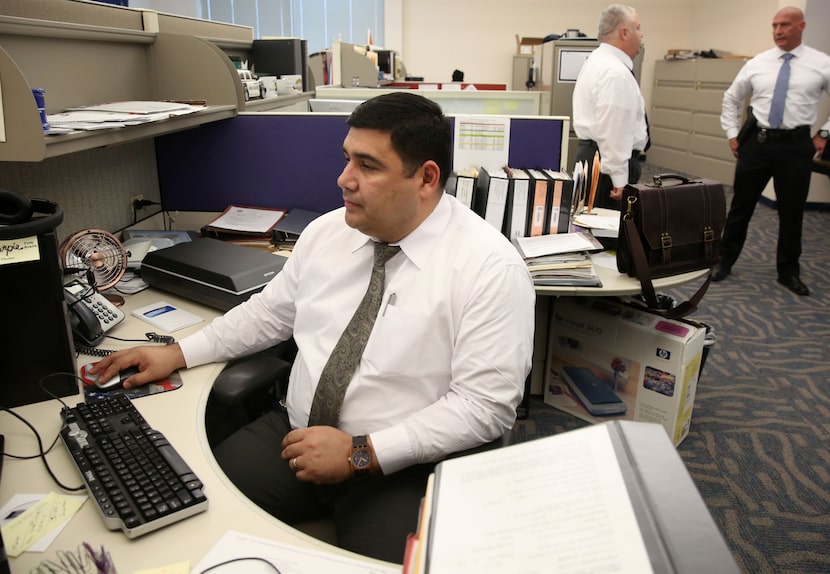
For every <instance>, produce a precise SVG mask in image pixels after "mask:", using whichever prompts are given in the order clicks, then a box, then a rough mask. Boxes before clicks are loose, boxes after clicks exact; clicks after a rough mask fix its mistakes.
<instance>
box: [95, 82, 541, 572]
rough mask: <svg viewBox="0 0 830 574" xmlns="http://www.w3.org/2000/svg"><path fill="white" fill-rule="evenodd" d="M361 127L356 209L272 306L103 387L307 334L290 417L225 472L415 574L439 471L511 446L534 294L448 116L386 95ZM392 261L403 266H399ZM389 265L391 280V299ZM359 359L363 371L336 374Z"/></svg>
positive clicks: (304, 238) (190, 340) (317, 227)
mask: <svg viewBox="0 0 830 574" xmlns="http://www.w3.org/2000/svg"><path fill="white" fill-rule="evenodd" d="M347 123H348V125H349V126H350V129H349V132H348V135H347V136H346V139H345V141H344V143H343V155H344V156H345V166H344V168H343V172H342V173H341V175H340V177H339V178H338V185H339V187H340V188H341V190H342V194H343V202H344V207H342V208H340V209H337V210H335V211H332V212H329V213H327V214H324V215H322V216H320V217H318V218H317V219H316V220H315V221H313V222H312V223H311V224H310V225H309V226H308V227H307V228H306V229H305V230H304V231H303V233H302V235H301V236H300V238H299V240H298V241H297V244H296V246H295V247H294V250H293V253H292V255H291V257H290V258H289V259H288V262H287V263H286V264H285V267H284V268H283V270H282V271H281V272H280V273H279V274H278V275H277V276H276V277H275V278H274V279H273V280H272V281H271V282H270V283H269V284H268V285H267V286H266V287H265V289H264V290H263V291H262V292H261V293H259V294H257V295H254V296H253V297H251V299H249V300H248V301H247V302H245V303H242V304H241V305H238V306H237V307H235V308H233V309H231V310H230V311H228V312H227V313H226V314H225V315H224V316H223V317H220V318H218V319H216V320H215V321H213V322H212V323H211V324H210V325H208V326H207V327H205V328H204V329H202V330H201V331H199V332H198V333H196V334H194V335H191V336H190V337H187V338H185V339H183V340H181V341H179V342H178V343H176V344H174V345H170V346H168V347H162V348H159V347H156V348H153V347H136V348H133V349H130V350H126V351H121V352H118V353H115V354H113V355H110V356H109V357H107V358H105V359H103V360H102V361H101V362H99V363H98V365H97V366H96V367H95V369H94V372H100V373H101V376H103V377H109V376H112V374H114V373H116V372H117V371H119V370H123V369H124V368H126V367H128V366H131V365H138V366H139V368H140V372H139V373H138V374H136V375H133V376H132V377H130V378H129V379H128V380H127V381H126V382H125V385H124V386H125V387H131V386H135V385H142V384H145V383H147V382H150V381H154V380H158V379H162V378H164V377H166V376H168V375H169V374H170V373H171V372H172V371H173V370H174V369H179V368H184V367H192V366H196V365H201V364H204V363H208V362H211V361H221V360H227V359H231V358H234V357H239V356H242V355H246V354H250V353H253V352H255V351H259V350H262V349H265V348H268V347H270V346H273V345H275V344H276V343H279V342H281V341H284V340H287V339H289V338H290V337H292V336H293V338H294V340H295V342H296V344H297V348H298V352H297V356H296V359H295V361H294V365H293V368H292V371H291V377H290V382H289V385H288V395H287V397H286V401H285V404H286V408H284V409H275V410H273V411H271V412H270V413H268V414H266V415H264V416H263V417H261V418H260V419H258V420H257V421H255V422H253V423H251V424H249V425H248V426H247V427H245V428H244V429H242V430H241V431H238V432H236V433H235V434H233V435H231V436H230V437H229V438H228V439H226V440H225V441H224V442H223V443H221V444H220V445H218V447H217V448H216V449H215V451H214V452H215V454H216V457H217V461H218V462H219V464H220V466H221V467H222V469H223V470H224V471H225V473H226V474H227V475H228V476H229V477H230V479H231V480H232V481H233V482H234V483H235V484H236V485H237V486H238V487H239V488H240V490H242V491H243V492H244V493H245V494H246V495H247V496H248V497H249V498H251V499H252V500H253V501H254V502H256V503H257V504H258V505H260V506H261V507H262V508H264V509H265V510H267V511H268V512H270V513H271V514H272V515H274V516H276V517H277V518H279V519H280V520H282V521H284V522H287V523H289V524H294V523H298V522H304V521H307V520H313V519H317V518H321V517H331V518H332V519H333V520H334V523H335V526H336V530H337V536H338V545H339V546H341V547H343V548H346V549H349V550H352V551H354V552H358V553H361V554H366V555H369V556H373V557H375V558H381V559H384V560H389V561H392V562H401V560H402V559H403V555H404V546H405V541H406V535H407V534H408V533H409V532H414V531H415V530H416V526H417V521H418V509H419V506H420V501H421V498H422V497H423V495H424V489H425V486H426V480H427V477H428V475H429V474H430V473H431V472H432V471H433V469H434V466H435V463H436V462H438V461H440V460H442V459H444V458H446V457H447V456H449V455H450V454H453V453H457V452H460V451H464V450H466V449H470V448H473V447H476V446H479V445H482V444H485V443H487V442H490V441H493V440H495V439H498V438H499V437H501V436H502V435H503V434H504V433H505V432H506V431H507V430H508V429H510V428H511V427H512V425H513V423H514V421H515V418H516V406H517V405H518V404H519V402H520V400H521V398H522V394H523V390H524V382H525V378H526V376H527V374H528V372H529V371H530V364H531V356H532V353H533V330H534V304H535V293H534V288H533V282H532V280H531V278H530V274H529V273H528V270H527V266H526V265H525V263H524V261H523V260H522V258H521V257H520V256H519V253H518V251H517V250H516V248H515V247H513V245H511V244H510V242H509V241H508V240H507V239H506V238H505V237H504V236H503V235H501V234H500V233H499V232H498V231H497V230H495V229H494V228H493V227H492V226H491V225H490V224H488V223H487V222H486V221H484V219H482V218H481V217H479V216H478V215H476V214H475V213H473V212H472V211H470V210H469V209H468V208H466V207H464V206H463V205H462V204H461V203H460V202H459V201H457V200H456V199H455V198H454V197H452V196H449V195H446V194H444V192H443V190H444V184H445V183H446V180H447V176H448V175H449V172H450V170H451V166H452V163H451V154H452V130H451V127H450V124H449V122H448V121H447V119H446V118H445V117H444V115H443V113H442V112H441V108H440V107H439V106H438V105H437V104H435V103H434V102H432V101H430V100H428V99H426V98H424V97H422V96H419V95H416V94H414V93H411V92H398V93H393V94H387V95H382V96H378V97H376V98H373V99H370V100H368V101H366V102H364V103H363V104H361V105H360V106H359V107H358V108H357V109H356V110H355V111H354V112H353V113H352V114H351V116H349V119H348V121H347ZM376 244H381V246H380V247H378V246H376ZM382 244H387V245H382ZM390 246H391V249H390ZM396 250H397V252H395V251H396ZM381 251H387V252H394V255H392V257H391V258H390V259H388V261H387V262H386V264H385V266H384V264H383V263H378V262H377V259H376V257H377V255H376V253H377V252H381ZM373 261H374V263H373ZM377 268H385V281H384V280H381V281H380V283H379V284H375V283H374V278H375V270H376V269H377ZM370 275H371V276H372V278H373V281H372V286H371V288H370V289H369V291H367V292H366V293H365V294H364V291H366V285H367V283H369V282H370V281H369V278H370ZM384 287H385V290H384ZM378 290H380V291H381V292H382V298H380V307H379V311H377V312H375V313H373V314H371V315H372V317H376V319H374V324H373V326H371V327H370V330H369V332H368V340H367V341H366V342H365V347H363V346H362V345H361V346H360V347H357V345H356V344H350V345H351V346H350V347H349V348H348V349H347V352H346V353H344V354H339V353H338V352H337V350H338V349H340V348H341V342H342V341H343V340H344V339H346V338H347V333H350V332H351V331H352V329H351V326H352V325H353V324H354V323H355V318H356V317H358V316H359V315H361V314H362V313H360V312H357V313H356V312H355V310H356V309H357V310H358V311H360V309H362V308H363V307H364V305H363V302H365V301H366V300H367V299H374V300H375V301H377V298H375V297H374V293H375V292H377V291H378ZM353 315H355V317H352V316H353ZM363 315H368V313H365V314H363ZM347 325H349V329H346V327H347ZM354 330H355V331H359V330H361V329H358V328H356V329H354ZM344 331H346V332H345V333H344ZM341 335H342V336H341ZM356 347H357V348H356ZM335 356H338V360H337V361H335V360H334V359H335ZM349 359H355V361H354V362H355V363H356V365H355V366H354V370H353V371H352V370H349V371H348V372H349V374H341V375H340V376H339V377H338V376H334V377H328V376H327V375H326V374H327V373H329V372H330V369H329V367H330V365H331V364H332V363H341V364H342V363H344V362H348V361H349ZM343 370H345V369H343ZM93 374H94V373H93ZM322 379H325V380H326V381H327V382H331V381H333V382H334V383H343V384H341V385H340V387H341V388H343V387H345V396H343V398H342V405H340V406H337V408H335V409H334V410H333V411H332V412H333V414H334V417H333V418H332V417H330V416H329V417H328V418H327V417H326V416H323V415H321V414H320V413H321V412H322V411H326V410H328V409H327V407H328V406H331V403H332V402H336V401H331V400H326V401H318V398H320V397H323V398H326V396H328V398H329V399H330V398H331V395H328V393H326V392H322V391H321V389H324V388H326V385H324V384H323V380H322ZM335 394H336V393H335Z"/></svg>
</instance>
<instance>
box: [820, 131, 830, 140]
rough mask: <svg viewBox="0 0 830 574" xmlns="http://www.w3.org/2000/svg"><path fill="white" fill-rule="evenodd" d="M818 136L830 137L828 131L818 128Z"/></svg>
mask: <svg viewBox="0 0 830 574" xmlns="http://www.w3.org/2000/svg"><path fill="white" fill-rule="evenodd" d="M818 136H819V137H820V138H824V139H827V138H828V137H830V132H828V131H827V130H819V131H818Z"/></svg>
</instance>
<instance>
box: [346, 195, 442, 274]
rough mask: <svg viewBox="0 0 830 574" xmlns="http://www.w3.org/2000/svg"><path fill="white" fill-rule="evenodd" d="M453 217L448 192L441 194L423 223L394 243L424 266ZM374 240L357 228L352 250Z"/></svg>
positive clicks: (352, 241) (419, 265)
mask: <svg viewBox="0 0 830 574" xmlns="http://www.w3.org/2000/svg"><path fill="white" fill-rule="evenodd" d="M451 217H452V207H451V205H450V201H449V199H448V197H447V195H446V194H441V199H440V200H439V202H438V205H436V206H435V209H433V210H432V213H430V214H429V215H428V216H427V218H426V219H425V220H424V221H423V222H421V225H419V226H418V227H416V228H415V229H414V230H413V231H412V232H410V233H409V235H407V236H406V237H404V238H403V239H401V240H400V241H399V242H398V243H395V244H393V245H400V246H401V251H403V253H404V255H406V257H407V258H408V259H409V260H411V261H412V262H413V263H414V264H415V265H416V266H418V267H419V268H422V267H423V266H424V265H425V264H426V262H427V259H428V258H429V254H430V253H431V252H432V249H433V247H434V246H435V244H436V243H437V242H438V240H439V239H440V237H441V234H442V233H443V232H444V229H446V227H447V225H449V222H450V218H451ZM374 241H377V239H375V238H373V237H369V236H368V235H365V234H363V233H361V232H359V231H357V230H355V232H354V237H353V239H352V240H351V241H350V243H351V245H350V250H351V252H352V253H354V252H355V251H357V250H359V249H361V248H363V247H365V246H366V245H367V244H371V243H372V242H374Z"/></svg>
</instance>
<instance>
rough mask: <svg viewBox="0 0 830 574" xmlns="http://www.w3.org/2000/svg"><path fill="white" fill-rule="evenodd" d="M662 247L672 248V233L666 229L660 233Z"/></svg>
mask: <svg viewBox="0 0 830 574" xmlns="http://www.w3.org/2000/svg"><path fill="white" fill-rule="evenodd" d="M660 247H662V248H663V249H671V235H669V234H668V233H666V232H665V231H664V232H663V233H661V234H660Z"/></svg>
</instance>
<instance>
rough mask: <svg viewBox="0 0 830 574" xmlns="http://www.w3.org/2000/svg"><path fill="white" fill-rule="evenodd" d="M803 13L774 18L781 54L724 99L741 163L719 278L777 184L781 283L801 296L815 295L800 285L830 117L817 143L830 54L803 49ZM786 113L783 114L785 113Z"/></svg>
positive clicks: (725, 123) (748, 70)
mask: <svg viewBox="0 0 830 574" xmlns="http://www.w3.org/2000/svg"><path fill="white" fill-rule="evenodd" d="M805 26H806V23H805V21H804V13H803V12H802V11H801V10H800V9H798V8H793V7H787V8H781V9H780V10H779V11H778V12H777V13H776V14H775V17H774V18H773V20H772V37H773V40H774V42H775V48H772V49H770V50H767V51H766V52H762V53H760V54H758V55H757V56H755V57H754V58H752V59H751V60H749V61H748V62H747V63H746V64H745V65H744V67H743V68H741V71H740V72H738V75H737V76H736V77H735V80H734V81H733V82H732V85H731V86H729V89H728V90H726V93H724V95H723V110H722V112H721V126H722V127H723V129H724V131H725V132H726V137H727V138H729V147H730V149H731V150H732V154H733V155H734V156H735V157H737V158H738V162H737V164H736V165H735V181H734V191H735V193H734V195H733V197H732V204H731V205H730V207H729V215H728V216H727V218H726V227H725V228H724V232H723V244H722V247H721V263H720V265H719V266H718V267H717V268H716V269H715V271H714V274H713V275H712V280H713V281H722V280H724V279H726V277H727V276H729V274H730V273H731V272H732V266H733V265H734V264H735V262H736V261H737V259H738V256H739V255H740V254H741V250H742V249H743V246H744V242H745V241H746V235H747V229H748V227H749V221H750V220H751V219H752V214H753V213H754V212H755V205H756V204H757V203H758V199H759V198H760V197H761V193H762V192H763V191H764V188H765V187H766V185H767V183H768V182H769V180H770V178H772V181H773V184H774V187H775V198H776V204H777V207H778V248H777V253H776V259H775V263H776V270H777V272H778V282H779V283H781V284H782V285H783V286H784V287H786V288H787V289H789V290H790V291H792V292H793V293H795V294H797V295H802V296H804V295H809V294H810V290H809V288H808V287H807V286H806V285H805V284H804V283H803V282H802V281H801V278H800V273H801V268H800V264H799V258H800V257H801V230H802V220H803V216H804V204H805V203H806V201H807V194H808V193H809V191H810V176H811V171H812V169H811V168H812V162H813V157H814V156H815V155H816V154H817V153H818V154H819V155H820V154H821V153H822V152H823V151H824V147H825V145H826V144H827V137H828V130H830V119H825V122H824V124H823V125H822V126H821V127H820V128H819V130H818V131H817V132H816V134H815V135H814V136H813V137H812V138H811V137H810V130H811V128H812V125H813V124H814V123H815V121H816V120H817V119H818V103H819V101H820V99H821V94H822V92H824V93H830V56H828V55H827V54H825V53H823V52H819V51H818V50H815V49H813V48H810V47H809V46H805V45H804V44H802V43H801V37H802V35H803V32H804V28H805ZM785 65H786V67H788V68H789V70H788V81H786V80H785V79H784V78H787V74H784V75H782V82H781V83H782V85H783V87H784V88H786V89H784V90H783V91H782V92H781V96H782V97H781V99H780V101H781V102H782V104H781V107H779V112H778V115H777V117H776V114H775V113H774V112H773V108H774V107H776V106H775V105H774V104H773V102H774V101H775V100H776V98H775V97H774V96H775V92H776V83H777V82H778V78H779V72H781V71H782V70H783V69H784V68H785ZM747 97H749V98H750V100H749V105H750V108H751V110H750V112H749V114H748V116H747V122H746V123H745V125H744V127H741V122H740V118H741V108H742V107H743V102H744V100H745V99H746V98H747ZM782 111H783V114H782V113H781V112H782Z"/></svg>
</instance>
